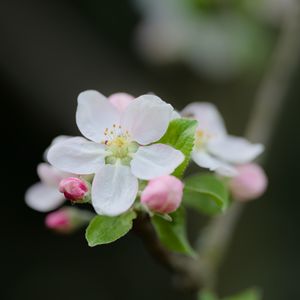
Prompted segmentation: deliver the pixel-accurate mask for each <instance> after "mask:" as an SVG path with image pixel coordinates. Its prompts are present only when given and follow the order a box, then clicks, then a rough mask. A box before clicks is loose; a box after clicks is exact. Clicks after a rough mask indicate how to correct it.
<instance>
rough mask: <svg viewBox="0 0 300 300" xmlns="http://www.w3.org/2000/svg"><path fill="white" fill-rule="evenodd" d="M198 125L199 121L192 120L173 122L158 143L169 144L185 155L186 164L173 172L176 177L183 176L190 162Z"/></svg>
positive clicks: (176, 120)
mask: <svg viewBox="0 0 300 300" xmlns="http://www.w3.org/2000/svg"><path fill="white" fill-rule="evenodd" d="M197 124H198V123H197V121H195V120H190V119H175V120H172V121H171V122H170V124H169V127H168V130H167V132H166V133H165V135H164V136H163V137H162V138H161V139H160V140H159V141H158V143H162V144H167V145H170V146H172V147H174V148H175V149H177V150H180V151H181V152H182V153H183V154H184V155H185V160H184V162H183V163H182V164H181V165H180V166H179V167H177V169H176V170H175V171H174V172H173V175H174V176H176V177H181V176H182V174H183V172H184V170H185V169H186V167H187V166H188V163H189V161H190V157H191V153H192V150H193V147H194V140H195V131H196V128H197Z"/></svg>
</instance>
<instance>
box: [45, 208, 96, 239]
mask: <svg viewBox="0 0 300 300" xmlns="http://www.w3.org/2000/svg"><path fill="white" fill-rule="evenodd" d="M92 218H93V214H92V213H90V212H88V211H84V210H80V209H77V208H74V207H63V208H61V209H59V210H56V211H54V212H51V213H49V214H48V215H47V216H46V218H45V225H46V227H47V228H49V229H52V230H54V231H57V232H59V233H71V232H73V231H75V230H76V229H79V228H80V227H83V226H84V225H86V224H88V222H89V221H90V220H91V219H92Z"/></svg>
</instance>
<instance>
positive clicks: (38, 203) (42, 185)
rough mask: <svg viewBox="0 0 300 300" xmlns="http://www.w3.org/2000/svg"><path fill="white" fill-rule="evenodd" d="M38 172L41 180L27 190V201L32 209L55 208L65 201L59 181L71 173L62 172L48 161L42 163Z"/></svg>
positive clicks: (44, 209)
mask: <svg viewBox="0 0 300 300" xmlns="http://www.w3.org/2000/svg"><path fill="white" fill-rule="evenodd" d="M37 173H38V176H39V178H40V180H41V181H40V182H37V183H35V184H34V185H32V186H31V187H30V188H29V189H28V190H27V191H26V193H25V202H26V204H27V205H28V206H29V207H31V208H32V209H35V210H37V211H40V212H47V211H50V210H53V209H55V208H57V207H58V206H60V205H61V204H62V203H63V202H64V201H65V199H64V197H63V195H62V194H61V193H60V192H59V191H58V185H59V182H60V181H61V180H62V179H63V178H65V177H69V176H71V174H69V173H65V172H62V171H60V170H58V169H56V168H55V167H53V166H50V165H49V164H48V163H40V164H39V165H38V167H37Z"/></svg>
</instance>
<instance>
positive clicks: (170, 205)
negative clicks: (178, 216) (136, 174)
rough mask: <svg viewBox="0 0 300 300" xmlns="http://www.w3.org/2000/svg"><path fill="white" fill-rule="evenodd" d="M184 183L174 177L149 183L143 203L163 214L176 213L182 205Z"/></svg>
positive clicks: (143, 195) (143, 194) (168, 176)
mask: <svg viewBox="0 0 300 300" xmlns="http://www.w3.org/2000/svg"><path fill="white" fill-rule="evenodd" d="M182 194H183V183H182V182H181V181H180V180H179V179H178V178H176V177H174V176H170V175H167V176H161V177H158V178H155V179H152V180H150V181H149V183H148V185H147V186H146V188H145V189H144V191H143V192H142V194H141V203H143V204H144V205H146V206H147V207H148V208H149V209H150V210H151V211H154V212H158V213H161V214H167V213H171V212H174V211H175V210H176V209H177V208H178V207H179V205H180V203H181V200H182Z"/></svg>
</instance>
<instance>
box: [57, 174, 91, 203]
mask: <svg viewBox="0 0 300 300" xmlns="http://www.w3.org/2000/svg"><path fill="white" fill-rule="evenodd" d="M59 191H60V192H61V193H63V194H64V195H65V197H66V198H67V199H69V200H71V201H72V202H85V200H86V198H87V196H88V195H89V184H88V183H87V182H86V181H85V180H83V179H81V178H77V177H68V178H64V179H62V180H61V181H60V183H59Z"/></svg>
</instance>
